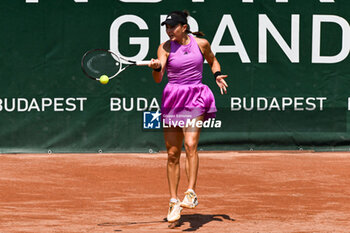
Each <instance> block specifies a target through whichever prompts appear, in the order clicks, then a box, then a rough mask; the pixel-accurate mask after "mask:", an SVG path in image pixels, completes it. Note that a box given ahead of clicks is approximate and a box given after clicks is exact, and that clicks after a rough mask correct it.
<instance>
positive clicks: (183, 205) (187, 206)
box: [180, 203, 198, 209]
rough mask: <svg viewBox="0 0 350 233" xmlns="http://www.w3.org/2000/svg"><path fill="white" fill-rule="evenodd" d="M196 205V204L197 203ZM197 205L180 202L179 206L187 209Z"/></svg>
mask: <svg viewBox="0 0 350 233" xmlns="http://www.w3.org/2000/svg"><path fill="white" fill-rule="evenodd" d="M197 205H198V204H197ZM197 205H186V204H182V203H181V204H180V206H181V207H184V208H187V209H194V208H196V206H197Z"/></svg>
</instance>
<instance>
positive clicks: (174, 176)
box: [164, 128, 184, 199]
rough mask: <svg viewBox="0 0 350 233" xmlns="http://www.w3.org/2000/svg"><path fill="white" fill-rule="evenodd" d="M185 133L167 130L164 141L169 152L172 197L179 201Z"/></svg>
mask: <svg viewBox="0 0 350 233" xmlns="http://www.w3.org/2000/svg"><path fill="white" fill-rule="evenodd" d="M183 138H184V136H183V132H182V130H181V129H180V128H165V129H164V139H165V145H166V148H167V152H168V164H167V175H168V184H169V191H170V197H171V198H175V199H177V189H178V185H179V180H180V163H179V162H180V155H181V149H182V142H183Z"/></svg>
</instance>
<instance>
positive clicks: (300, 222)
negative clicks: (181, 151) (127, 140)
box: [0, 152, 350, 233]
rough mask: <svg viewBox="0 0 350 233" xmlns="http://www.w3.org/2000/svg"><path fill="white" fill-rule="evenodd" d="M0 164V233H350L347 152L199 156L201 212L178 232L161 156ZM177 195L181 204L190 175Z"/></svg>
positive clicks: (8, 158)
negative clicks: (172, 225)
mask: <svg viewBox="0 0 350 233" xmlns="http://www.w3.org/2000/svg"><path fill="white" fill-rule="evenodd" d="M0 159H1V163H0V180H1V182H0V190H1V192H0V197H1V198H0V219H1V225H0V232H79V233H81V232H182V231H196V232H349V231H350V230H349V229H350V154H349V153H345V152H342V153H335V152H332V153H328V152H327V153H326V152H323V153H315V152H214V153H208V152H202V153H200V169H199V177H198V187H197V190H196V191H197V194H198V197H199V203H200V204H199V205H198V207H197V208H196V209H194V210H187V209H185V210H184V211H183V212H182V218H181V221H180V225H179V226H178V227H177V228H176V229H168V223H167V222H166V221H165V217H166V214H167V208H168V201H169V196H168V186H167V180H166V170H165V166H166V160H167V159H166V154H165V153H158V154H51V155H43V154H41V155H40V154H2V155H0ZM181 164H182V165H184V156H182V161H181ZM179 189H180V190H179V191H180V192H179V193H180V198H183V192H184V191H185V190H186V175H185V170H184V166H182V167H181V182H180V188H179Z"/></svg>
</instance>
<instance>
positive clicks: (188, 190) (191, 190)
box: [187, 189, 196, 194]
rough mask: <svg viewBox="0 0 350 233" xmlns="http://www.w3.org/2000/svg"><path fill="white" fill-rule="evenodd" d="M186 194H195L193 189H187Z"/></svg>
mask: <svg viewBox="0 0 350 233" xmlns="http://www.w3.org/2000/svg"><path fill="white" fill-rule="evenodd" d="M187 192H192V193H194V194H196V193H195V192H194V190H193V189H187Z"/></svg>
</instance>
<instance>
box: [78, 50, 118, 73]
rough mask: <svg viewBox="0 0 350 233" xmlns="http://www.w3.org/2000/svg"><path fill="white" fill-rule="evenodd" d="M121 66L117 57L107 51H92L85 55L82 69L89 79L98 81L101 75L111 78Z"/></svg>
mask: <svg viewBox="0 0 350 233" xmlns="http://www.w3.org/2000/svg"><path fill="white" fill-rule="evenodd" d="M121 65H122V63H121V61H120V59H119V57H118V56H116V55H114V54H112V53H110V52H109V51H108V50H93V51H90V52H88V53H87V54H85V56H84V59H83V62H82V69H83V71H84V73H85V74H87V75H88V76H89V77H90V78H93V79H99V78H100V77H101V75H107V76H108V77H113V76H114V75H115V74H117V73H118V72H119V70H120V69H121Z"/></svg>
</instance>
